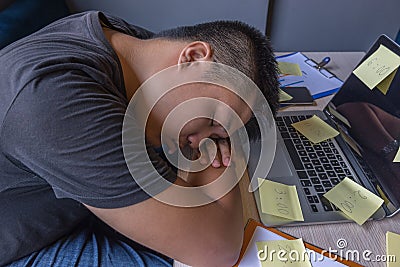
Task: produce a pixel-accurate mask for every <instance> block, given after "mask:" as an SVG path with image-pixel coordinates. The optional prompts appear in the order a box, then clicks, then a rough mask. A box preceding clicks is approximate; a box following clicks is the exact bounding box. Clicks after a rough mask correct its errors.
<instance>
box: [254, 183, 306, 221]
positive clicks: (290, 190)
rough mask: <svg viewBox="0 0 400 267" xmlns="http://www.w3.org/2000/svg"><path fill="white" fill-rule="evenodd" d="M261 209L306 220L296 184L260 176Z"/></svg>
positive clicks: (279, 215) (284, 216) (280, 215)
mask: <svg viewBox="0 0 400 267" xmlns="http://www.w3.org/2000/svg"><path fill="white" fill-rule="evenodd" d="M258 184H259V185H260V186H259V188H258V189H259V192H260V200H261V211H262V212H263V213H267V214H271V215H274V216H278V217H282V218H286V219H291V220H295V221H304V218H303V212H302V210H301V206H300V201H299V197H298V195H297V190H296V186H294V185H285V184H281V183H277V182H273V181H270V180H265V179H261V178H258Z"/></svg>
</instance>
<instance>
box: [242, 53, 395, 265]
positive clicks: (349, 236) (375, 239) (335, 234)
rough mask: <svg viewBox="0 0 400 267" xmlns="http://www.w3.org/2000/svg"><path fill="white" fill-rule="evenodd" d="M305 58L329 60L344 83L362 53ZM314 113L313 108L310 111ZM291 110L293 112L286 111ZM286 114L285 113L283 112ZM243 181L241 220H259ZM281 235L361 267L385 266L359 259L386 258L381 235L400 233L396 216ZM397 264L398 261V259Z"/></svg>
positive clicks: (293, 228) (290, 228)
mask: <svg viewBox="0 0 400 267" xmlns="http://www.w3.org/2000/svg"><path fill="white" fill-rule="evenodd" d="M304 54H306V55H307V56H308V57H310V58H312V59H314V60H316V61H317V62H318V61H319V60H321V59H322V58H323V57H325V56H330V57H331V62H330V63H329V64H328V65H327V67H328V69H329V70H330V71H332V72H333V73H335V74H336V75H337V76H338V77H339V78H340V79H342V80H345V79H346V78H347V77H348V76H349V75H350V73H351V71H352V70H353V68H354V67H355V66H356V65H357V63H358V62H359V61H360V59H361V58H362V57H363V55H364V53H363V52H330V53H322V52H318V53H316V52H309V53H304ZM330 98H331V97H329V96H328V97H324V98H321V99H319V100H318V108H321V109H322V108H323V107H324V106H325V104H326V103H327V102H328V101H329V99H330ZM308 108H309V107H296V109H297V110H298V109H308ZM311 108H312V109H315V108H316V107H315V106H314V107H311ZM290 109H291V110H293V109H294V108H290ZM286 110H289V109H286ZM247 184H248V182H247V183H246V179H242V180H241V190H242V191H241V192H242V196H243V211H244V216H245V219H247V218H255V219H257V220H259V216H258V213H257V208H256V205H255V201H254V197H253V195H252V194H250V193H248V192H246V190H245V189H246V188H247ZM279 229H280V230H281V231H283V232H286V233H288V234H290V235H293V236H295V237H299V238H300V237H301V238H303V240H304V241H306V242H309V243H312V244H314V245H316V246H318V247H321V248H322V249H325V250H328V248H331V249H337V250H339V253H338V254H339V255H340V253H341V252H342V253H343V255H344V256H345V255H346V253H348V254H347V255H350V256H351V254H350V251H353V250H357V251H358V253H359V255H360V260H359V261H357V262H358V263H360V264H362V265H365V266H386V263H385V262H372V261H368V260H366V259H363V256H362V255H363V252H364V251H371V253H370V254H367V255H369V258H370V259H371V260H372V259H375V257H376V256H377V255H385V254H386V243H385V240H386V239H385V234H386V232H387V231H392V232H395V233H400V215H397V216H394V217H393V218H385V219H383V220H381V221H370V222H366V223H365V224H363V225H362V226H359V225H358V224H356V223H351V222H349V223H335V224H325V225H312V226H286V227H279ZM339 239H345V240H346V241H347V247H345V248H344V249H339V248H338V247H337V241H338V240H339ZM398 260H400V259H398Z"/></svg>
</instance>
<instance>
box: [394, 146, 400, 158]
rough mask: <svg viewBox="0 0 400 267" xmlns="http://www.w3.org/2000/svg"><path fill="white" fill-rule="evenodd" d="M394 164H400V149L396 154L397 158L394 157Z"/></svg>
mask: <svg viewBox="0 0 400 267" xmlns="http://www.w3.org/2000/svg"><path fill="white" fill-rule="evenodd" d="M393 162H400V147H399V150H398V151H397V153H396V156H394V159H393Z"/></svg>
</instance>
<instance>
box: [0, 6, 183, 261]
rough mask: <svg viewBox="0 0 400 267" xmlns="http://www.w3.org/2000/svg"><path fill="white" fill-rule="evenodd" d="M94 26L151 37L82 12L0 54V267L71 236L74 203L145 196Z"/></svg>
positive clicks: (158, 164)
mask: <svg viewBox="0 0 400 267" xmlns="http://www.w3.org/2000/svg"><path fill="white" fill-rule="evenodd" d="M100 21H101V22H103V24H106V25H107V26H108V27H111V28H114V29H117V30H119V31H121V32H124V33H126V34H130V35H133V36H135V37H137V38H142V39H146V38H150V37H151V35H152V33H150V32H148V31H146V30H143V29H141V28H139V27H135V26H133V25H129V24H127V23H126V22H124V21H122V20H120V19H117V18H113V17H111V16H107V15H104V14H102V13H99V12H86V13H81V14H76V15H72V16H69V17H67V18H63V19H61V20H59V21H56V22H54V23H52V24H50V25H49V26H47V27H45V28H43V29H42V30H40V31H38V32H36V33H34V34H32V35H30V36H28V37H26V38H24V39H21V40H19V41H17V42H15V43H13V44H11V45H9V46H8V47H6V48H4V49H3V50H0V92H1V93H0V152H1V153H0V214H1V215H0V225H1V227H0V265H2V264H4V263H6V262H8V261H10V260H13V259H16V258H19V257H21V256H24V255H26V254H28V253H30V252H32V251H35V250H38V249H40V248H42V247H44V246H46V245H48V244H50V243H51V242H54V241H55V240H56V239H58V238H59V237H60V236H62V235H64V234H66V233H68V232H70V231H71V229H73V227H74V226H76V225H77V224H78V223H79V222H80V221H81V220H82V219H83V218H85V216H87V215H88V211H87V210H86V209H85V208H84V207H83V205H81V204H80V203H84V204H88V205H91V206H95V207H99V208H118V207H125V206H128V205H132V204H135V203H138V202H141V201H143V200H146V199H148V198H149V196H148V195H147V194H146V193H145V192H144V191H143V190H142V189H141V188H140V187H139V186H138V185H137V184H136V183H135V181H134V179H133V178H132V176H131V174H130V172H129V170H128V168H127V166H126V162H125V159H124V155H123V150H122V137H121V135H122V122H123V118H124V114H125V111H126V108H127V105H128V99H127V97H126V94H125V87H124V80H123V76H122V70H121V66H120V63H119V61H118V57H117V55H116V53H115V52H114V51H113V49H112V47H111V45H110V44H109V42H108V41H107V39H106V38H105V37H104V34H103V31H102V27H101V22H100ZM139 141H140V140H138V142H139ZM148 154H149V157H150V159H151V161H152V163H153V165H154V166H155V168H156V169H157V171H158V172H159V173H160V174H161V175H162V176H163V177H164V178H165V179H167V180H169V181H170V182H173V181H174V180H175V179H176V175H175V173H174V172H173V171H172V170H171V169H170V168H169V166H168V164H167V163H166V162H164V161H163V160H162V159H161V158H160V156H159V155H158V154H157V153H156V152H155V151H154V149H152V148H148ZM137 158H138V159H141V158H142V157H141V155H138V157H137ZM140 163H141V162H139V163H138V166H141V165H140ZM138 168H140V167H138ZM144 179H146V177H144ZM148 179H154V177H150V176H149V177H148ZM152 182H153V181H149V183H148V184H149V185H151V184H152ZM164 189H165V188H160V191H161V190H164Z"/></svg>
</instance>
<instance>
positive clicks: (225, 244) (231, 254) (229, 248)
mask: <svg viewBox="0 0 400 267" xmlns="http://www.w3.org/2000/svg"><path fill="white" fill-rule="evenodd" d="M242 238H243V237H242V235H240V236H236V237H234V238H232V237H231V238H227V239H224V240H216V241H215V242H213V244H212V245H211V244H210V246H208V247H207V248H206V252H205V253H204V257H203V260H205V262H204V263H203V264H204V266H218V267H224V266H233V265H234V264H235V263H236V262H237V260H238V258H239V254H240V249H241V247H242Z"/></svg>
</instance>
